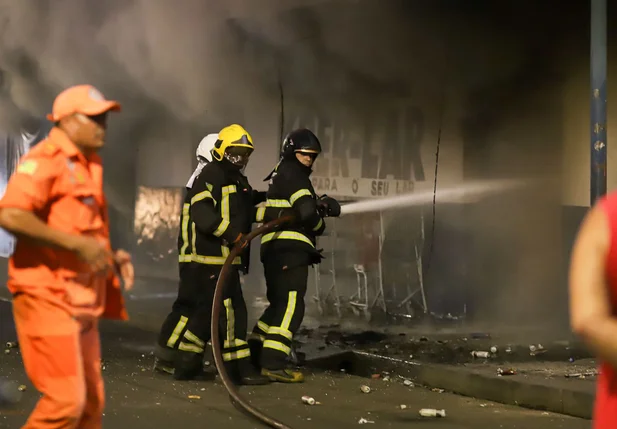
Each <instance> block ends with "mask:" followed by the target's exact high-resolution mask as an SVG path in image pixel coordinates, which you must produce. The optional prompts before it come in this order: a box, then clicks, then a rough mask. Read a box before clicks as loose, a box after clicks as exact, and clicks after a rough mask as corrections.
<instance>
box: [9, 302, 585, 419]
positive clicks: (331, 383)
mask: <svg viewBox="0 0 617 429" xmlns="http://www.w3.org/2000/svg"><path fill="white" fill-rule="evenodd" d="M9 314H10V313H9V308H8V305H7V304H6V303H0V316H2V317H0V319H1V320H0V324H1V326H2V329H0V340H1V341H2V344H4V343H5V342H6V341H11V340H14V334H13V333H12V329H11V327H10V325H9V322H8V321H7V315H9ZM102 338H103V355H104V360H105V371H104V376H105V379H106V387H107V408H106V413H105V427H107V428H119V429H124V428H130V429H141V428H143V429H155V428H171V427H173V428H183V429H203V428H222V427H225V426H226V427H230V428H232V427H233V428H238V429H244V428H246V429H248V428H261V427H263V426H261V425H260V424H258V423H256V422H255V421H254V420H252V419H250V418H249V417H247V416H245V415H243V414H242V413H240V412H239V411H238V410H236V409H235V408H234V407H233V406H232V405H231V404H230V402H229V399H228V395H227V394H226V392H225V390H224V387H223V386H222V385H221V384H220V383H219V382H218V381H215V382H206V381H204V382H176V381H174V380H173V379H172V378H170V377H169V376H165V375H161V374H157V373H154V372H153V371H152V364H153V357H152V354H151V353H152V345H153V343H154V339H155V336H154V335H153V334H152V333H150V332H147V331H142V330H140V329H137V328H134V327H131V326H129V325H122V324H116V323H107V324H104V326H103V328H102ZM0 378H3V379H10V380H13V381H17V382H18V383H23V384H24V385H26V386H27V389H26V391H25V392H24V397H23V399H22V401H21V402H20V403H19V404H18V406H16V407H14V408H11V409H3V410H0V428H7V429H12V428H19V427H20V426H21V425H22V424H23V423H24V421H25V420H26V418H27V415H28V413H29V412H30V410H31V409H32V408H33V406H34V403H35V402H36V400H37V398H38V396H39V395H38V393H37V392H36V391H35V390H34V389H33V388H32V386H31V385H30V384H29V382H28V381H27V378H26V376H25V373H24V371H23V369H22V366H21V358H20V355H19V352H18V351H17V350H15V349H13V350H11V352H10V353H9V354H4V353H2V354H1V355H0ZM362 385H368V386H370V387H371V389H372V390H371V392H370V393H368V394H367V393H363V392H362V391H361V389H360V387H361V386H362ZM241 391H242V394H243V395H245V396H246V397H247V398H248V399H249V400H250V402H251V403H252V404H253V405H254V406H256V407H258V408H260V409H262V410H263V411H264V412H266V413H267V414H270V415H272V416H275V417H276V418H277V419H279V420H281V421H283V422H284V423H285V424H287V425H289V426H290V427H292V428H294V429H296V428H298V429H300V428H335V427H336V428H339V429H342V428H351V427H354V428H355V427H357V426H358V425H359V424H369V425H371V426H369V427H375V428H410V427H417V428H441V429H446V428H447V429H455V428H474V429H477V428H486V429H490V428H504V429H507V428H520V429H535V428H537V429H556V428H568V429H579V428H589V427H590V422H589V421H587V420H581V419H576V418H571V417H566V416H562V415H558V414H552V413H546V412H542V411H532V410H527V409H522V408H518V407H512V406H505V405H501V404H496V403H491V402H487V401H481V400H476V399H472V398H467V397H462V396H458V395H454V394H449V393H445V392H444V393H439V392H434V391H431V390H429V389H425V388H423V387H409V386H405V385H404V384H403V383H402V382H401V380H395V381H383V380H381V379H377V380H368V379H363V378H359V377H355V376H350V375H347V374H344V373H334V374H332V373H320V372H316V373H311V374H310V375H309V377H308V379H307V381H306V382H305V383H304V384H300V385H282V384H271V385H269V386H261V387H253V388H242V390H241ZM303 395H309V396H312V397H313V398H315V400H316V401H318V402H319V403H320V404H318V405H313V406H311V405H305V404H303V403H302V401H301V397H302V396H303ZM401 406H405V408H402V407H401ZM421 408H435V409H444V410H445V411H446V417H445V418H425V417H420V416H419V414H418V410H419V409H421ZM361 419H364V420H365V421H367V423H360V421H361Z"/></svg>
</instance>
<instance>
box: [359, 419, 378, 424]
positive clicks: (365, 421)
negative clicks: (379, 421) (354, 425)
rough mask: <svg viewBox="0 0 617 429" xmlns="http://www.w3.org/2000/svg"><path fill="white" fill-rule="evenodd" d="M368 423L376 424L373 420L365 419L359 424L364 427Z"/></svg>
mask: <svg viewBox="0 0 617 429" xmlns="http://www.w3.org/2000/svg"><path fill="white" fill-rule="evenodd" d="M366 423H375V422H374V421H372V420H366V419H365V418H364V417H362V418H361V419H360V420H358V424H359V425H363V424H366Z"/></svg>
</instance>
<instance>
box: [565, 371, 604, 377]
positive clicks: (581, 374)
mask: <svg viewBox="0 0 617 429" xmlns="http://www.w3.org/2000/svg"><path fill="white" fill-rule="evenodd" d="M596 375H598V372H597V371H585V372H572V373H569V374H566V378H586V377H594V376H596Z"/></svg>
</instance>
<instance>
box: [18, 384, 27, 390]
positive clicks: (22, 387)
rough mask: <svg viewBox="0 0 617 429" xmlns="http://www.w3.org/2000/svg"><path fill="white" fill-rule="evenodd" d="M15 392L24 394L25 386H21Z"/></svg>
mask: <svg viewBox="0 0 617 429" xmlns="http://www.w3.org/2000/svg"><path fill="white" fill-rule="evenodd" d="M17 390H19V391H20V392H24V391H25V390H26V386H25V385H24V384H21V385H20V386H19V387H18V388H17Z"/></svg>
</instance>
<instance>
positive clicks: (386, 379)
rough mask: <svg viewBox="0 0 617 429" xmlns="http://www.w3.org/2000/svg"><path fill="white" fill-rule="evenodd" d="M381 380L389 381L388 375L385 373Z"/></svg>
mask: <svg viewBox="0 0 617 429" xmlns="http://www.w3.org/2000/svg"><path fill="white" fill-rule="evenodd" d="M382 380H383V381H390V376H389V375H386V376H385V377H384V378H382Z"/></svg>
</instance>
